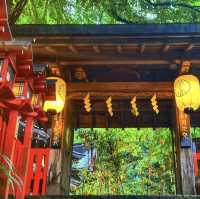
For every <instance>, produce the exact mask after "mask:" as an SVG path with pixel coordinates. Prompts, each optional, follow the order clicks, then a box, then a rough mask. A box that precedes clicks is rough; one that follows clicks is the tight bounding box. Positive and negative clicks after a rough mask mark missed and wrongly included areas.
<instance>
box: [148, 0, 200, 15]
mask: <svg viewBox="0 0 200 199" xmlns="http://www.w3.org/2000/svg"><path fill="white" fill-rule="evenodd" d="M145 1H146V2H147V3H148V4H149V5H151V6H153V7H170V6H173V7H182V8H188V9H191V10H193V11H196V12H200V6H192V5H190V4H186V3H175V2H168V1H165V2H163V3H153V2H152V1H151V0H145Z"/></svg>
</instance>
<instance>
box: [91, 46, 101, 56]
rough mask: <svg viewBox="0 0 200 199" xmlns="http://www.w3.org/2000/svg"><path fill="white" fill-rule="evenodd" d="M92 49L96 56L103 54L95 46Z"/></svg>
mask: <svg viewBox="0 0 200 199" xmlns="http://www.w3.org/2000/svg"><path fill="white" fill-rule="evenodd" d="M92 48H93V50H94V52H95V53H96V54H101V50H100V48H99V46H97V45H95V46H92Z"/></svg>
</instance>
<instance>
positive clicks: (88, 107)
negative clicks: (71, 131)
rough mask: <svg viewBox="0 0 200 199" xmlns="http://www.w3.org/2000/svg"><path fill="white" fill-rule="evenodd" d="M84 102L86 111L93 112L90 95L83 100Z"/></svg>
mask: <svg viewBox="0 0 200 199" xmlns="http://www.w3.org/2000/svg"><path fill="white" fill-rule="evenodd" d="M83 101H84V107H85V110H86V111H87V112H88V113H89V112H90V111H91V110H92V108H91V103H90V94H89V93H88V94H87V95H86V96H85V97H84V98H83Z"/></svg>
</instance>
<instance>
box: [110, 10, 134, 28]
mask: <svg viewBox="0 0 200 199" xmlns="http://www.w3.org/2000/svg"><path fill="white" fill-rule="evenodd" d="M110 13H111V15H112V17H113V18H115V19H116V20H117V21H119V22H122V23H126V24H132V23H133V21H130V20H127V19H125V18H123V17H122V16H120V15H119V14H118V13H117V11H116V10H115V9H114V8H111V10H110Z"/></svg>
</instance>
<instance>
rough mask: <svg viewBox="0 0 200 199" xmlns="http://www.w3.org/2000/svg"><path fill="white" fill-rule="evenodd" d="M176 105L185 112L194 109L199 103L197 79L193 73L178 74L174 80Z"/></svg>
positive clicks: (199, 95) (199, 88)
mask: <svg viewBox="0 0 200 199" xmlns="http://www.w3.org/2000/svg"><path fill="white" fill-rule="evenodd" d="M174 92H175V99H176V105H177V107H178V108H179V109H180V110H181V111H184V112H185V113H189V112H191V111H195V110H197V109H198V108H199V105H200V86H199V80H198V78H197V77H195V76H194V75H182V76H179V77H178V78H177V79H176V80H175V82H174Z"/></svg>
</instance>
